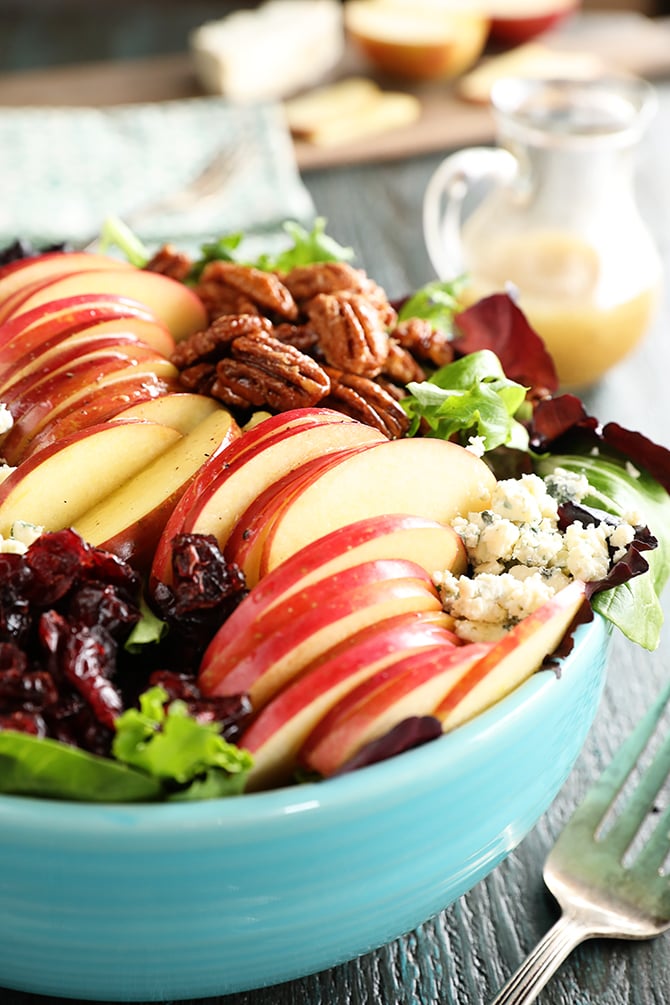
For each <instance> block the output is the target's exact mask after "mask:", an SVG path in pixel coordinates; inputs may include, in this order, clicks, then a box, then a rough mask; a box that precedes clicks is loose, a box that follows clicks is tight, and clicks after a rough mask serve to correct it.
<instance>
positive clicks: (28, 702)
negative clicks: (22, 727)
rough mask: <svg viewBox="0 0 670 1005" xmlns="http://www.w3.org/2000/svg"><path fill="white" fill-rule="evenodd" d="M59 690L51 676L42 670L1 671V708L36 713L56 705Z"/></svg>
mask: <svg viewBox="0 0 670 1005" xmlns="http://www.w3.org/2000/svg"><path fill="white" fill-rule="evenodd" d="M57 701H58V689H57V687H56V684H55V682H54V680H53V677H52V676H51V674H48V673H46V672H45V671H42V670H35V671H32V672H29V673H23V672H22V671H21V670H16V669H12V670H0V707H1V708H5V709H17V710H18V709H26V710H27V711H31V712H33V711H35V710H38V709H44V708H48V707H49V706H50V705H55V704H56V703H57Z"/></svg>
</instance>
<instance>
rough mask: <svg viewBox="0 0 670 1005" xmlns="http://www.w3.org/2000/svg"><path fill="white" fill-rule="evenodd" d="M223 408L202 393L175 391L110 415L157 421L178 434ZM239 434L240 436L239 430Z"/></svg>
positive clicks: (184, 433)
mask: <svg viewBox="0 0 670 1005" xmlns="http://www.w3.org/2000/svg"><path fill="white" fill-rule="evenodd" d="M224 410H225V409H224V407H223V405H222V404H221V403H220V402H219V401H217V400H216V399H215V398H210V397H208V396H207V395H206V394H192V393H191V392H189V391H176V392H172V393H171V394H165V395H163V396H162V397H160V398H150V399H149V400H148V401H140V402H138V403H137V404H134V405H129V406H128V408H124V409H123V411H122V412H117V413H116V414H115V416H114V417H115V419H146V420H147V421H149V422H160V423H161V425H163V426H172V428H173V429H176V430H177V431H178V432H179V433H181V434H182V436H185V435H186V433H190V432H191V430H193V429H195V427H196V426H198V425H200V423H201V422H204V420H205V419H207V418H208V417H209V416H210V415H212V414H213V413H214V412H220V411H224ZM239 435H241V430H240V433H239ZM231 442H232V441H231ZM203 463H204V462H203Z"/></svg>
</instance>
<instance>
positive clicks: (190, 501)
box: [152, 418, 385, 583]
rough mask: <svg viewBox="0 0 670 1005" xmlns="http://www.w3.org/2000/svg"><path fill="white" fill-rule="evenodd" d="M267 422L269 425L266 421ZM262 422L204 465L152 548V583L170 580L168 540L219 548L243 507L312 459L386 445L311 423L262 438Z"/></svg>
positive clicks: (351, 427) (365, 431)
mask: <svg viewBox="0 0 670 1005" xmlns="http://www.w3.org/2000/svg"><path fill="white" fill-rule="evenodd" d="M267 421H269V420H267ZM264 426H265V422H262V423H260V425H258V426H255V427H254V429H252V430H251V431H250V432H249V433H245V434H244V436H242V437H241V438H240V439H239V440H237V441H236V442H235V443H233V444H231V445H230V447H229V448H228V449H227V450H226V452H225V453H224V454H222V455H221V456H219V457H217V458H216V460H215V461H214V462H213V463H212V464H210V465H209V466H205V468H203V471H202V472H201V475H199V476H198V479H197V480H196V481H195V482H194V484H193V486H192V487H191V488H190V489H189V491H188V493H186V494H185V495H184V496H183V497H182V500H181V502H180V504H179V506H178V507H177V508H176V509H175V511H174V513H173V516H172V517H171V518H170V520H169V521H168V523H167V525H166V527H165V531H164V533H163V535H162V536H161V540H160V541H159V543H158V546H157V548H156V556H155V559H154V563H153V568H152V580H153V581H160V582H164V583H169V582H170V581H171V566H172V544H171V542H172V539H173V538H174V537H175V535H177V534H183V533H190V534H195V533H197V534H213V535H214V536H215V537H216V539H217V541H218V543H219V546H220V547H221V548H224V547H225V544H226V542H227V540H228V537H229V535H230V533H231V531H232V530H233V528H234V527H235V525H236V523H237V521H238V520H239V518H240V516H241V515H242V513H243V512H244V511H245V509H246V508H247V506H248V505H249V504H250V503H251V502H252V500H253V499H255V498H256V496H257V495H259V494H260V493H261V492H262V491H263V490H264V489H266V488H267V487H268V485H270V484H272V483H273V482H275V481H276V480H277V479H279V478H281V477H282V476H283V475H285V474H286V473H287V472H288V471H290V470H292V469H294V468H295V469H299V467H300V465H301V464H302V463H304V462H306V461H307V460H309V459H310V458H313V457H320V456H322V455H324V454H328V453H332V452H336V451H338V450H342V449H344V448H347V447H352V446H354V445H357V444H360V445H363V444H368V443H377V442H379V441H381V440H385V437H384V436H383V434H382V433H379V432H378V431H377V430H375V429H372V428H371V427H370V426H366V425H364V424H363V423H361V422H354V421H352V420H349V421H341V422H336V421H332V420H331V419H329V418H326V419H322V418H319V419H317V418H314V419H313V420H309V421H307V422H303V423H302V424H297V425H288V426H283V427H280V428H278V429H277V431H276V432H274V433H271V434H270V435H266V433H267V431H266V430H264V428H263V427H264Z"/></svg>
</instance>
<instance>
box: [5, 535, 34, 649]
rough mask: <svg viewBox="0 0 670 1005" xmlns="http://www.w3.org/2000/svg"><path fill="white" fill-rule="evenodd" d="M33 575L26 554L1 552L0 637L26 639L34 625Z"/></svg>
mask: <svg viewBox="0 0 670 1005" xmlns="http://www.w3.org/2000/svg"><path fill="white" fill-rule="evenodd" d="M31 582H32V575H31V572H30V569H29V568H28V566H27V565H26V561H25V558H24V556H23V555H11V554H0V639H3V640H5V641H10V640H15V641H17V642H21V641H23V640H24V639H25V638H26V637H27V635H28V633H29V631H30V627H31V624H32V614H31V609H30V601H29V599H28V593H29V591H30V584H31Z"/></svg>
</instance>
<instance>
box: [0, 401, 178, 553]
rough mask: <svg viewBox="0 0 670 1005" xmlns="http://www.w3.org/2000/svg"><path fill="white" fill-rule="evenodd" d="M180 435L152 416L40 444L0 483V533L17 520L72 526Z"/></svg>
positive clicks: (58, 527)
mask: <svg viewBox="0 0 670 1005" xmlns="http://www.w3.org/2000/svg"><path fill="white" fill-rule="evenodd" d="M179 438H180V437H179V433H178V432H177V431H176V429H170V427H169V426H160V425H158V423H155V422H137V421H134V422H131V421H129V422H110V423H108V424H103V425H99V426H93V427H91V428H90V429H86V430H84V432H82V433H77V434H75V435H74V436H71V437H69V438H68V439H65V440H62V441H61V442H60V443H58V444H54V445H53V446H52V447H47V448H46V449H44V450H41V451H40V452H39V453H38V454H34V455H33V456H32V457H31V458H29V459H28V460H26V461H25V462H24V463H23V464H21V465H19V467H17V468H15V470H14V471H13V472H12V473H11V474H10V475H9V476H8V477H7V478H6V479H5V480H4V481H3V482H2V483H1V484H0V534H2V535H3V537H8V536H9V534H10V531H11V527H12V524H13V523H14V521H15V520H27V521H28V522H29V523H34V524H37V525H38V526H41V527H44V528H46V529H47V530H61V529H62V528H64V527H70V526H72V524H73V523H74V522H75V521H76V520H77V519H78V518H79V517H80V516H81V514H82V513H85V512H86V511H87V510H89V509H91V508H92V507H93V506H95V505H96V503H98V502H99V501H100V500H101V499H104V498H105V496H107V495H109V493H110V492H112V491H113V490H114V489H115V488H117V487H118V486H119V485H121V484H122V483H123V482H125V481H127V480H128V478H132V476H133V475H134V474H135V473H136V472H137V471H140V470H141V469H142V468H143V467H146V465H147V464H150V463H151V461H153V459H154V458H155V457H157V456H158V455H159V454H161V453H163V452H164V451H165V450H167V449H168V448H169V447H170V446H171V445H172V444H173V443H175V442H176V441H177V440H178V439H179Z"/></svg>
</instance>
